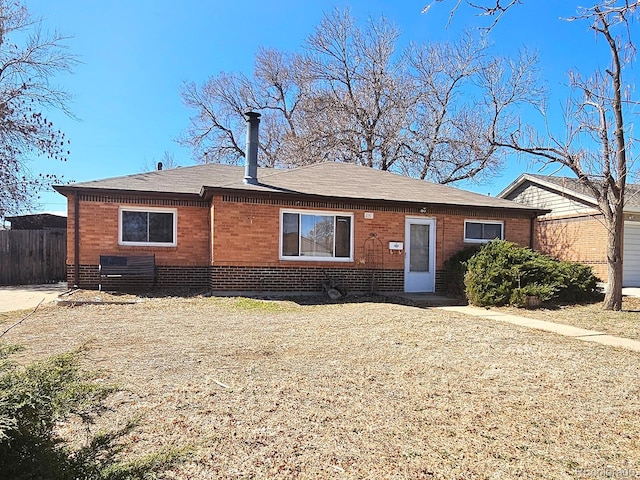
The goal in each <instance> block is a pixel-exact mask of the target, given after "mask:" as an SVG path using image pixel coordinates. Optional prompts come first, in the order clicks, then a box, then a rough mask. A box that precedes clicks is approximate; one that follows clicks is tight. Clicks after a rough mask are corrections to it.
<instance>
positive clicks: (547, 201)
mask: <svg viewBox="0 0 640 480" xmlns="http://www.w3.org/2000/svg"><path fill="white" fill-rule="evenodd" d="M498 196H499V197H501V198H504V199H508V200H514V201H516V202H519V203H522V204H525V205H529V206H532V207H534V208H540V209H548V210H550V212H549V213H547V214H545V215H541V216H540V217H539V218H538V225H537V230H536V235H535V237H536V238H535V244H534V247H535V249H536V250H540V251H542V252H544V253H547V254H549V255H552V256H554V257H556V258H559V259H562V260H570V261H576V262H582V263H585V264H587V265H591V266H592V267H593V270H594V272H595V273H596V274H597V275H598V276H599V277H600V278H601V279H602V280H603V281H605V282H606V281H608V274H607V253H606V252H607V231H606V228H605V226H604V223H603V219H602V214H600V213H599V212H598V210H597V208H596V206H597V201H596V200H595V198H594V197H593V196H592V195H591V194H590V192H589V191H588V190H587V189H586V188H585V187H584V186H583V185H581V184H580V183H579V182H578V180H577V179H575V178H567V177H554V176H547V175H534V174H529V173H526V174H523V175H521V176H520V177H518V178H517V179H516V180H515V181H514V182H513V183H511V184H510V185H509V186H508V187H507V188H505V189H504V190H503V191H502V192H501V193H500V194H499V195H498ZM624 218H625V221H624V237H623V280H622V283H623V285H624V286H625V287H631V286H640V185H627V188H626V198H625V209H624Z"/></svg>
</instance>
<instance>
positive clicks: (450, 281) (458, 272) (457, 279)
mask: <svg viewBox="0 0 640 480" xmlns="http://www.w3.org/2000/svg"><path fill="white" fill-rule="evenodd" d="M479 250H480V245H473V246H470V247H466V248H463V249H462V250H458V251H457V252H456V253H454V254H453V255H452V256H451V257H449V260H447V261H445V262H444V269H445V272H446V273H445V275H446V279H447V280H446V290H447V294H448V295H452V296H454V297H463V296H464V276H465V275H466V273H467V262H468V261H469V259H470V258H471V257H473V256H474V255H475V254H476V253H478V251H479Z"/></svg>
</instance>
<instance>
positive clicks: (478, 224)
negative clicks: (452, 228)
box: [464, 220, 504, 243]
mask: <svg viewBox="0 0 640 480" xmlns="http://www.w3.org/2000/svg"><path fill="white" fill-rule="evenodd" d="M503 229H504V225H503V223H502V222H491V221H485V220H481V221H473V220H465V221H464V241H465V242H468V243H486V242H488V241H490V240H495V239H496V238H497V239H499V240H502V239H503V238H504V232H503Z"/></svg>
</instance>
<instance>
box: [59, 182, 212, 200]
mask: <svg viewBox="0 0 640 480" xmlns="http://www.w3.org/2000/svg"><path fill="white" fill-rule="evenodd" d="M53 188H54V190H56V191H57V192H58V193H60V194H62V195H64V196H67V194H69V193H84V194H94V195H134V196H139V197H140V196H144V197H151V198H175V199H189V200H202V197H201V196H200V194H198V193H183V192H158V191H148V190H132V189H121V188H95V187H81V186H74V185H54V186H53Z"/></svg>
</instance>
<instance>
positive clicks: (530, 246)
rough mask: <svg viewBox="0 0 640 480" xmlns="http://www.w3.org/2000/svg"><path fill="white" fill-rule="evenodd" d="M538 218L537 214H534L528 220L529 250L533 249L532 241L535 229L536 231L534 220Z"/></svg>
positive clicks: (533, 243) (533, 242)
mask: <svg viewBox="0 0 640 480" xmlns="http://www.w3.org/2000/svg"><path fill="white" fill-rule="evenodd" d="M537 219H538V215H537V214H536V215H534V216H533V217H531V221H530V222H529V248H530V249H531V250H535V248H534V247H535V241H534V235H535V231H536V221H537Z"/></svg>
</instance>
